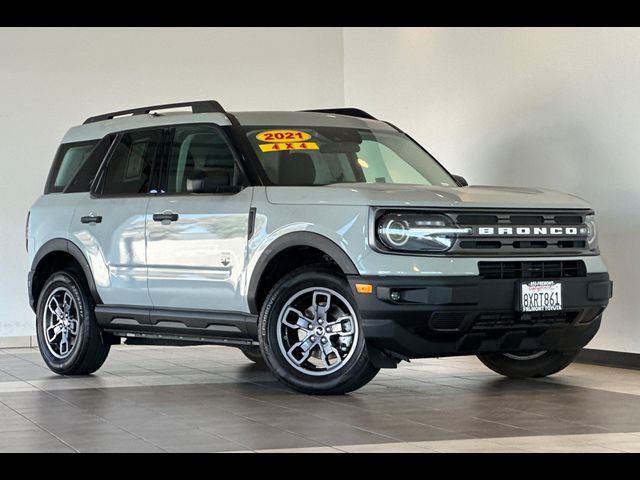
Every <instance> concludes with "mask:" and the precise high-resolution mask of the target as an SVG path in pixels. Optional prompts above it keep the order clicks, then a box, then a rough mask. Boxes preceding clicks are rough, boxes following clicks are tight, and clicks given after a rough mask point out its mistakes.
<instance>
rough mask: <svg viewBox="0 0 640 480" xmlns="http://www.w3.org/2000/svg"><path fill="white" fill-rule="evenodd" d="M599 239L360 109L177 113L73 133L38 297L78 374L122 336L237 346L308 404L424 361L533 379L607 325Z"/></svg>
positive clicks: (50, 345) (192, 108) (38, 232)
mask: <svg viewBox="0 0 640 480" xmlns="http://www.w3.org/2000/svg"><path fill="white" fill-rule="evenodd" d="M180 108H181V109H183V110H188V111H182V112H179V111H176V110H177V109H180ZM596 232H597V230H596V224H595V222H594V213H593V211H592V210H591V209H590V207H589V205H588V204H587V203H585V202H584V201H583V200H581V199H579V198H577V197H574V196H571V195H566V194H562V193H558V192H554V191H549V190H543V189H533V188H516V187H513V188H511V187H486V186H467V184H466V182H465V180H464V179H463V178H462V177H458V176H455V175H452V174H450V173H449V172H447V170H445V169H444V168H443V167H442V165H440V164H439V163H438V162H437V161H436V160H435V159H434V158H433V157H432V156H431V155H430V154H429V153H428V152H427V151H426V150H425V149H424V148H422V147H421V146H420V145H419V144H418V143H416V142H415V141H414V140H412V139H411V137H409V136H408V135H407V134H405V133H403V132H402V131H401V130H399V129H398V128H396V127H395V126H393V125H391V124H390V123H387V122H383V121H379V120H376V119H375V118H373V117H372V116H371V115H369V114H367V113H366V112H364V111H361V110H357V109H334V110H316V111H304V112H238V113H230V112H226V111H225V110H224V109H223V108H222V107H221V106H220V104H219V103H218V102H215V101H199V102H189V103H184V104H171V105H158V106H149V107H143V108H137V109H132V110H126V111H121V112H113V113H107V114H104V115H99V116H96V117H92V118H89V119H87V120H86V121H85V122H84V124H82V125H80V126H76V127H73V128H71V129H70V130H69V132H68V133H67V134H66V135H65V136H64V138H63V140H62V144H61V145H60V147H59V149H58V152H57V154H56V156H55V159H54V161H53V166H52V168H51V171H50V174H49V177H48V180H47V182H46V188H45V192H44V195H43V196H41V197H40V198H39V199H38V200H37V201H36V203H35V204H34V205H33V207H32V209H31V211H30V215H29V217H28V220H27V249H28V252H29V260H30V266H31V271H30V273H29V281H28V288H29V296H30V301H31V306H32V308H33V310H34V311H35V312H36V328H37V338H38V344H39V346H40V351H41V353H42V357H43V358H44V361H45V362H46V364H47V365H48V367H49V368H50V369H51V370H53V371H54V372H56V373H59V374H64V375H86V374H89V373H92V372H94V371H96V370H97V369H99V368H100V366H101V365H102V364H103V362H104V361H105V359H106V358H107V355H108V353H109V348H110V346H111V345H112V344H114V343H120V341H121V339H122V338H123V337H125V338H127V339H128V340H127V343H130V342H132V341H137V342H139V343H140V342H164V343H165V344H167V343H168V344H176V345H179V344H194V343H203V344H204V343H209V344H218V345H228V346H234V347H239V348H240V349H241V350H242V351H243V352H244V353H245V354H246V355H247V357H249V358H250V359H251V360H254V361H257V362H258V361H259V362H262V361H264V362H265V363H266V365H267V366H268V367H269V368H270V370H271V371H272V372H273V374H274V375H275V376H276V377H277V378H278V379H279V380H280V381H282V382H283V383H284V384H286V385H288V386H289V387H291V388H293V389H295V390H298V391H300V392H305V393H316V394H341V393H345V392H349V391H353V390H355V389H357V388H359V387H362V386H363V385H365V384H366V383H367V382H369V381H370V380H371V379H372V378H373V377H374V376H375V375H376V373H377V372H378V370H379V369H380V368H383V367H395V366H396V365H397V364H398V363H399V362H400V361H401V360H409V359H411V358H421V357H444V356H452V355H477V356H478V357H479V358H480V360H481V361H482V362H484V363H485V364H486V365H487V366H488V367H489V368H491V369H492V370H494V371H496V372H498V373H500V374H503V375H506V376H509V377H521V378H522V377H536V376H543V375H550V374H553V373H555V372H558V371H559V370H561V369H563V368H564V367H566V366H567V365H569V363H571V361H572V360H573V359H574V358H575V357H576V355H577V353H578V352H579V351H580V349H581V348H582V347H583V346H584V345H586V344H587V342H589V340H591V338H592V337H593V336H594V335H595V333H596V331H597V330H598V328H599V326H600V321H601V317H602V312H603V310H604V308H605V306H606V305H607V303H608V301H609V298H610V297H611V294H612V284H611V282H610V281H609V275H608V273H607V269H606V267H605V264H604V263H603V260H602V258H601V257H600V254H599V251H598V244H597V236H596Z"/></svg>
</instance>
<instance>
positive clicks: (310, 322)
mask: <svg viewBox="0 0 640 480" xmlns="http://www.w3.org/2000/svg"><path fill="white" fill-rule="evenodd" d="M259 322H260V323H259V331H260V347H261V349H262V354H263V357H264V359H265V362H266V363H267V365H268V366H269V368H270V369H271V371H272V372H273V374H274V375H275V376H276V377H277V378H278V379H279V380H280V381H281V382H282V383H284V384H285V385H287V386H288V387H290V388H292V389H294V390H297V391H299V392H303V393H309V394H321V395H339V394H344V393H347V392H351V391H353V390H357V389H358V388H360V387H362V386H363V385H366V384H367V383H368V382H369V381H370V380H371V379H373V377H375V375H376V374H377V373H378V370H379V369H378V368H376V367H374V366H373V365H372V364H371V362H370V361H369V357H368V356H367V349H366V348H365V341H364V335H363V334H362V329H361V326H360V320H359V319H358V314H357V312H356V307H355V300H354V298H353V295H352V294H351V291H350V288H349V285H348V283H347V281H346V280H345V278H344V277H342V276H341V275H338V274H337V273H335V272H334V271H331V270H329V269H327V268H326V267H323V266H309V267H304V268H300V269H298V270H295V271H293V272H291V273H290V274H289V275H287V276H286V277H284V278H283V279H282V280H281V281H279V282H278V283H277V284H276V285H275V286H274V287H273V289H272V290H271V292H270V293H269V295H268V296H267V299H266V300H265V303H264V305H263V307H262V311H261V313H260V321H259Z"/></svg>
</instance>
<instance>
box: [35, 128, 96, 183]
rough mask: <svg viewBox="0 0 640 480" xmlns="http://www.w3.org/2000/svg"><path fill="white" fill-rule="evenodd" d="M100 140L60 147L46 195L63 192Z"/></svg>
mask: <svg viewBox="0 0 640 480" xmlns="http://www.w3.org/2000/svg"><path fill="white" fill-rule="evenodd" d="M97 143H98V140H93V141H90V142H82V143H67V144H63V145H61V146H60V148H59V149H58V153H57V154H56V159H55V160H54V162H53V168H52V170H51V173H50V174H49V181H48V182H47V189H46V191H45V193H56V192H62V191H63V190H64V189H65V187H66V186H67V184H68V183H69V182H70V181H71V179H72V178H73V177H74V176H75V175H76V174H77V173H78V171H80V169H81V168H82V166H83V165H84V163H85V162H86V161H87V158H89V155H90V154H91V152H92V151H93V149H94V147H95V146H96V144H97Z"/></svg>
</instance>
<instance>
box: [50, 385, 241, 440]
mask: <svg viewBox="0 0 640 480" xmlns="http://www.w3.org/2000/svg"><path fill="white" fill-rule="evenodd" d="M115 388H136V387H115ZM91 390H98V391H104V390H103V389H101V388H93V389H91ZM46 393H50V392H46ZM105 393H106V392H105ZM50 394H51V395H52V396H54V397H55V398H57V399H59V400H61V401H63V402H65V403H68V404H69V405H72V406H74V407H75V408H79V409H81V410H83V411H85V412H89V415H93V416H95V417H96V418H99V419H100V420H102V421H104V422H105V423H107V424H108V425H112V426H114V427H116V428H118V429H120V430H122V431H124V432H126V433H128V434H129V435H132V436H134V437H136V438H137V439H139V440H141V441H143V442H145V443H148V444H149V445H152V446H154V447H156V448H158V449H160V450H162V451H163V452H166V451H167V450H166V449H165V448H163V447H161V446H160V445H158V444H156V443H154V442H153V441H152V440H150V439H147V438H145V437H143V436H140V435H138V434H136V433H134V432H132V431H129V430H127V429H126V428H124V427H121V426H119V425H116V424H114V423H112V422H111V421H109V420H108V419H106V418H104V417H102V416H100V415H96V414H94V413H90V411H88V410H86V409H85V408H84V407H82V406H80V405H76V404H74V403H72V402H69V401H67V400H66V399H64V398H60V397H58V396H57V395H54V394H53V393H50ZM126 400H127V401H128V402H129V403H133V404H134V405H135V404H136V402H134V401H132V400H129V399H126ZM145 408H146V409H147V410H149V411H151V412H154V413H155V414H157V415H161V416H164V417H167V418H170V419H172V420H174V419H173V418H172V417H171V416H169V415H167V414H165V413H164V412H160V411H158V410H156V409H153V408H149V407H145ZM191 427H192V428H194V429H196V430H200V431H202V432H204V433H206V434H207V435H210V436H213V437H216V438H218V439H220V440H223V441H225V442H229V443H233V444H236V445H238V446H239V447H245V446H246V445H241V444H239V443H237V442H234V441H233V440H230V439H228V438H224V437H221V436H220V435H217V434H215V433H213V432H210V431H207V430H204V429H202V428H200V427H198V426H191Z"/></svg>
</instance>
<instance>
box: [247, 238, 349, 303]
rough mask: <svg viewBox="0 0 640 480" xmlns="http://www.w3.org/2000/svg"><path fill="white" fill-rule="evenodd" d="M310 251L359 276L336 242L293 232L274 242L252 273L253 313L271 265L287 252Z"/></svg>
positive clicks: (250, 300) (249, 299) (249, 297)
mask: <svg viewBox="0 0 640 480" xmlns="http://www.w3.org/2000/svg"><path fill="white" fill-rule="evenodd" d="M305 248H306V249H310V250H312V251H313V252H319V253H321V254H322V255H324V256H326V257H328V258H329V259H331V260H332V261H333V262H334V263H335V265H336V266H337V267H339V268H340V270H341V271H342V273H344V274H345V275H358V274H359V272H358V269H357V268H356V266H355V264H354V263H353V261H352V260H351V258H350V257H349V255H347V253H346V252H345V251H344V250H343V249H342V248H340V246H338V245H337V244H336V243H335V242H333V241H332V240H330V239H329V238H327V237H325V236H323V235H320V234H318V233H313V232H293V233H288V234H286V235H283V236H282V237H280V238H278V239H276V240H274V241H273V242H272V243H271V244H270V245H269V246H268V247H267V248H266V249H265V250H264V251H263V252H262V254H261V256H260V258H259V259H258V261H257V262H256V266H255V268H254V269H253V272H252V273H251V279H250V281H249V286H248V288H247V303H248V305H249V311H250V312H251V313H254V314H255V313H258V312H259V303H260V294H261V292H262V290H263V289H262V288H261V287H262V286H263V282H264V280H265V273H266V272H269V270H270V268H269V267H270V265H271V264H272V263H273V262H274V260H276V259H277V258H278V257H279V256H282V255H284V254H286V252H293V251H299V249H305Z"/></svg>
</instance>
